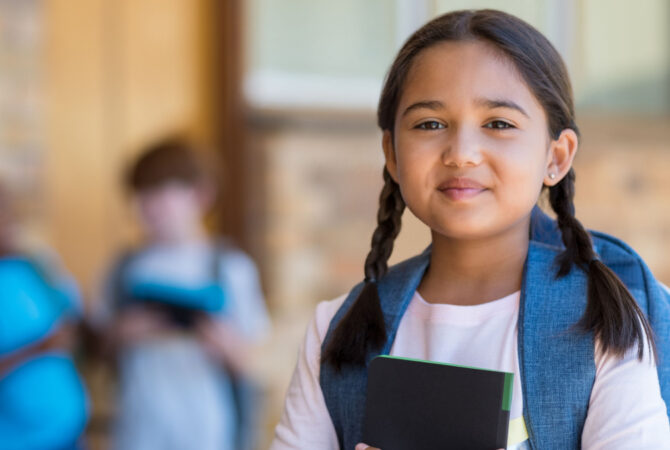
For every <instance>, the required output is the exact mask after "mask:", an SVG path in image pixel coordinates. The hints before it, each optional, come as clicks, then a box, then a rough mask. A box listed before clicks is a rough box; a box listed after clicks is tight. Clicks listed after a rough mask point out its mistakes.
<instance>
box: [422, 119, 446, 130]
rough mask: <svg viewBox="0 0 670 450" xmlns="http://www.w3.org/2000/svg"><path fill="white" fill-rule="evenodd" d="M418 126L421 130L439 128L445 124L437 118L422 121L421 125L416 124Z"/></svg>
mask: <svg viewBox="0 0 670 450" xmlns="http://www.w3.org/2000/svg"><path fill="white" fill-rule="evenodd" d="M416 128H419V129H421V130H439V129H442V128H444V125H443V124H441V123H440V122H438V121H436V120H428V121H426V122H422V123H420V124H419V125H417V126H416Z"/></svg>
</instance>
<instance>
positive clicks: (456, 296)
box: [418, 227, 529, 305]
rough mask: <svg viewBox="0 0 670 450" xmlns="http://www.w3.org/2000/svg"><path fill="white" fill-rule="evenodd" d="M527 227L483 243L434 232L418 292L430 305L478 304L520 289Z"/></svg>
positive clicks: (482, 241)
mask: <svg viewBox="0 0 670 450" xmlns="http://www.w3.org/2000/svg"><path fill="white" fill-rule="evenodd" d="M528 244H529V235H528V228H525V230H524V227H520V228H517V229H516V230H509V231H506V232H504V233H502V234H500V235H497V236H494V237H490V238H487V239H480V240H457V239H449V238H446V237H444V236H441V235H438V234H437V233H433V246H432V252H431V256H430V265H429V267H428V270H427V271H426V274H425V275H424V277H423V280H421V283H420V285H419V288H418V290H419V293H420V294H421V296H422V297H423V298H424V299H426V301H428V302H431V303H450V304H455V305H477V304H481V303H487V302H490V301H493V300H497V299H499V298H502V297H505V296H507V295H509V294H512V293H514V292H516V291H518V290H520V289H521V280H522V276H523V265H524V262H525V260H526V254H527V253H528Z"/></svg>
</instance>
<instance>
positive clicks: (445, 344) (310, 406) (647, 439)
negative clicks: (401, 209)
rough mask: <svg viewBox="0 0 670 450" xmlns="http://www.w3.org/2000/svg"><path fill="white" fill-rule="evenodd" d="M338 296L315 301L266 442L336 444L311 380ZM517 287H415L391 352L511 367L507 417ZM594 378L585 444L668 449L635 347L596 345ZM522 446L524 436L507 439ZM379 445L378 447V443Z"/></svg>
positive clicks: (279, 449) (650, 370)
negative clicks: (470, 291)
mask: <svg viewBox="0 0 670 450" xmlns="http://www.w3.org/2000/svg"><path fill="white" fill-rule="evenodd" d="M345 298H346V296H342V297H339V298H337V299H335V300H331V301H327V302H321V303H319V305H318V306H317V308H316V313H315V315H314V318H313V319H312V321H311V322H310V324H309V326H308V328H307V333H306V335H305V339H304V341H303V343H302V345H301V348H300V351H299V355H298V362H297V365H296V368H295V371H294V373H293V377H292V379H291V383H290V386H289V388H288V392H287V394H286V403H285V406H284V411H283V413H282V417H281V420H280V422H279V424H278V425H277V428H276V430H275V439H274V442H273V443H272V446H271V447H270V448H271V449H272V450H284V449H314V448H318V449H337V448H338V441H337V436H336V434H335V428H334V426H333V423H332V420H331V418H330V415H329V413H328V409H327V408H326V403H325V400H324V397H323V393H322V391H321V386H320V384H319V370H320V363H319V359H320V355H321V344H322V342H323V339H324V338H325V335H326V332H327V331H328V326H329V324H330V321H331V319H332V318H333V316H334V315H335V313H336V312H337V310H338V309H339V308H340V306H341V305H342V303H343V302H344V300H345ZM519 298H520V293H519V292H516V293H514V294H511V295H509V296H507V297H504V298H501V299H499V300H495V301H492V302H488V303H484V304H480V305H474V306H459V305H449V304H433V303H428V302H426V301H425V300H424V299H423V298H421V296H420V295H419V293H418V292H417V293H415V295H414V297H413V298H412V300H411V302H410V304H409V306H408V308H407V311H406V312H405V314H404V315H403V317H402V319H401V321H400V325H399V327H398V331H397V334H396V338H395V341H394V342H393V346H392V348H391V352H390V353H391V355H395V356H403V357H410V358H417V359H425V360H431V361H437V362H447V363H452V364H459V365H465V366H474V367H481V368H486V369H492V370H500V371H506V372H513V373H514V390H513V395H512V407H511V411H510V419H511V420H513V419H515V418H518V417H520V416H522V411H523V398H522V395H521V394H522V391H521V377H520V373H519V361H518V355H517V319H518V314H519ZM595 364H596V379H595V383H594V386H593V390H592V392H591V399H590V402H589V412H588V416H587V418H586V422H585V424H584V430H583V433H582V446H583V448H588V449H655V450H657V449H670V425H669V424H668V416H667V413H666V407H665V403H664V402H663V399H662V397H661V393H660V387H659V382H658V375H657V372H656V367H655V365H654V363H653V361H651V359H650V358H649V353H648V352H647V353H646V354H645V359H644V361H643V362H640V361H638V360H637V352H636V351H630V352H628V354H627V355H626V356H625V357H624V358H623V359H620V360H619V359H616V358H613V357H609V356H603V355H601V354H600V352H598V351H596V359H595ZM509 448H514V449H523V448H527V441H525V442H522V443H520V444H518V445H515V446H513V447H509ZM382 450H383V449H382Z"/></svg>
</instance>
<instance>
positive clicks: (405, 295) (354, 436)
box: [319, 249, 430, 448]
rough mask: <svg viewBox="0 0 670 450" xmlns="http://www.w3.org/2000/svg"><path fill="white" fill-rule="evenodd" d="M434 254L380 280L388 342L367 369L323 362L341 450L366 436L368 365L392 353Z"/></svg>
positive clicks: (322, 379) (344, 307) (424, 255)
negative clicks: (405, 317) (363, 434)
mask: <svg viewBox="0 0 670 450" xmlns="http://www.w3.org/2000/svg"><path fill="white" fill-rule="evenodd" d="M429 262H430V251H429V249H428V250H426V251H425V252H424V253H422V254H421V255H418V256H415V257H414V258H411V259H409V260H406V261H404V262H402V263H400V264H397V265H395V266H393V267H391V269H390V270H389V272H388V273H387V274H386V275H385V276H384V277H383V278H382V279H381V280H380V281H379V283H378V286H377V287H378V290H379V298H380V301H381V307H382V312H383V314H384V321H385V323H386V332H387V340H386V343H385V345H384V348H383V349H382V350H381V351H370V352H368V355H367V358H366V359H367V360H366V364H365V367H361V366H345V367H343V368H342V370H341V371H340V372H337V371H336V370H335V369H334V368H333V367H332V366H330V365H328V364H325V363H321V368H320V374H319V381H320V384H321V390H322V391H323V395H324V398H325V401H326V406H327V408H328V411H329V413H330V417H331V419H332V420H333V425H334V426H335V431H336V434H337V438H338V441H339V444H340V448H354V446H355V445H356V444H357V443H359V442H360V439H361V436H362V429H361V427H362V426H363V415H364V413H365V394H366V389H367V366H368V365H369V364H370V361H371V360H372V359H373V358H374V357H375V356H378V355H379V354H382V353H383V354H388V353H389V352H390V350H391V346H392V345H393V341H394V340H395V335H396V332H397V330H398V325H399V324H400V319H401V318H402V315H403V314H404V312H405V310H406V309H407V306H408V305H409V303H410V301H411V300H412V296H413V295H414V292H415V291H416V289H417V287H418V286H419V283H420V282H421V278H422V277H423V274H424V272H425V271H426V268H427V267H428V263H429ZM362 288H363V284H362V283H360V284H358V285H357V286H356V287H354V288H353V289H352V291H351V292H350V293H349V295H348V296H347V298H346V300H345V301H344V303H343V304H342V306H341V307H340V309H339V310H338V311H337V313H336V314H335V316H334V317H333V319H332V320H331V322H330V326H329V327H328V332H327V334H326V337H325V338H324V340H323V344H322V347H321V351H322V352H323V350H324V349H325V347H326V345H327V344H328V342H329V341H330V339H331V337H332V334H333V331H334V330H335V327H337V324H338V323H339V322H340V320H342V317H343V316H344V315H345V314H346V312H347V311H348V310H349V308H350V307H351V305H352V304H353V302H354V301H355V300H356V297H358V294H359V292H360V290H361V289H362Z"/></svg>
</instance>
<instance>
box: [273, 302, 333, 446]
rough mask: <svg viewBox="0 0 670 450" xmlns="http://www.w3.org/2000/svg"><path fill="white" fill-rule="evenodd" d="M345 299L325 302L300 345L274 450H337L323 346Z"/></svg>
mask: <svg viewBox="0 0 670 450" xmlns="http://www.w3.org/2000/svg"><path fill="white" fill-rule="evenodd" d="M344 299H345V296H342V297H340V298H338V299H335V300H332V301H329V302H322V303H320V304H319V305H318V306H317V308H316V313H315V315H314V318H313V319H312V321H311V322H310V324H309V326H308V327H307V332H306V334H305V338H304V340H303V343H302V345H301V346H300V351H299V354H298V362H297V364H296V368H295V370H294V372H293V377H292V378H291V384H290V386H289V388H288V391H287V393H286V401H285V404H284V411H283V412H282V416H281V419H280V421H279V424H278V425H277V428H276V429H275V439H274V441H273V443H272V445H271V447H270V449H271V450H288V449H304V448H318V449H324V450H328V449H333V450H335V449H337V448H339V444H338V442H337V435H336V434H335V427H334V426H333V422H332V420H331V418H330V414H329V413H328V409H327V408H326V401H325V399H324V397H323V392H322V391H321V385H320V384H319V373H320V362H319V360H320V357H321V344H322V342H323V338H324V337H325V335H326V331H327V330H328V325H329V324H330V320H331V319H332V317H333V316H334V315H335V312H336V311H337V310H338V309H339V307H340V306H341V305H342V303H343V302H344Z"/></svg>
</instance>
